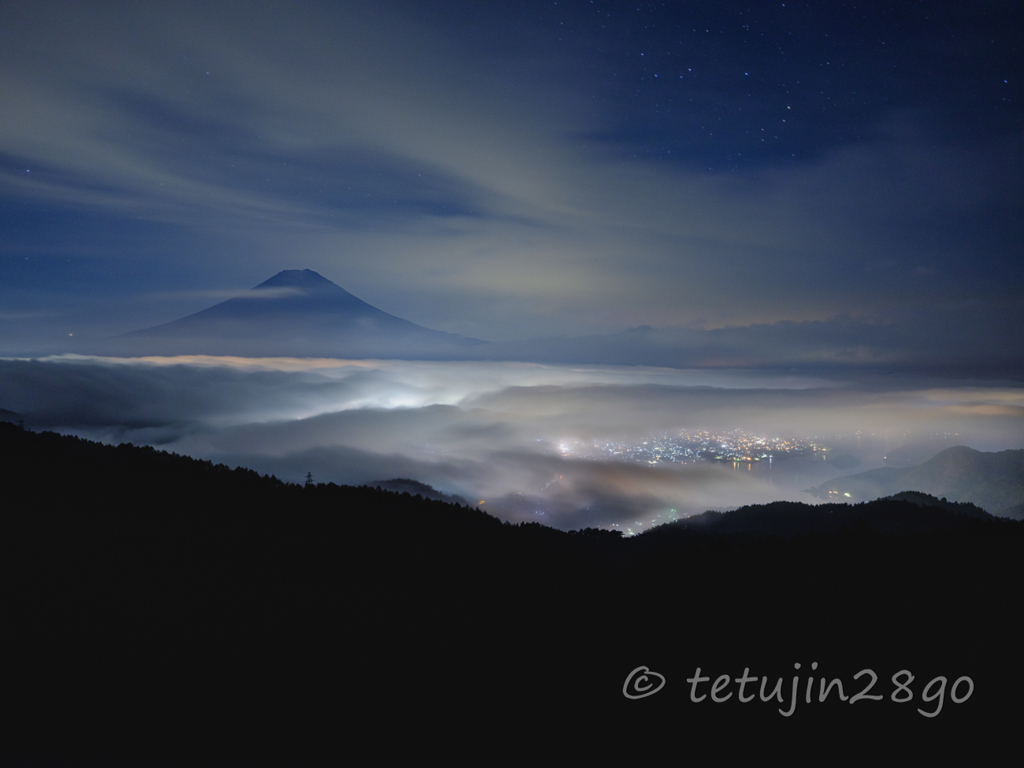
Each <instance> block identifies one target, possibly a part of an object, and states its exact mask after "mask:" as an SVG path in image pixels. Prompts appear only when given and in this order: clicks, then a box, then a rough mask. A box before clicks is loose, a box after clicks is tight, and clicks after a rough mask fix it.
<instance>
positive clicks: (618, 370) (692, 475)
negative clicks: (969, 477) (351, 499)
mask: <svg viewBox="0 0 1024 768" xmlns="http://www.w3.org/2000/svg"><path fill="white" fill-rule="evenodd" d="M0 407H3V408H6V409H9V410H12V411H15V412H17V413H19V414H21V415H22V416H23V417H24V418H25V421H26V424H27V425H28V426H30V427H33V428H38V429H42V428H46V429H54V430H57V431H61V432H66V433H73V434H78V435H80V436H83V437H89V438H92V439H101V440H105V441H109V442H122V441H123V442H133V443H136V444H150V445H154V446H156V447H159V448H163V449H165V450H170V451H174V452H177V453H182V454H187V455H191V456H195V457H199V458H206V459H212V460H214V461H218V462H224V463H226V464H229V465H230V466H235V465H243V466H248V467H251V468H253V469H256V470H257V471H260V472H267V473H274V474H276V475H277V476H279V477H281V478H283V479H286V480H291V481H300V480H301V479H302V478H303V477H304V476H305V474H306V472H312V473H313V474H314V476H315V477H316V479H317V480H318V481H321V482H328V481H331V482H337V483H346V484H357V485H358V484H364V483H372V482H374V481H378V480H386V479H390V478H394V477H408V478H413V479H416V480H419V481H421V482H425V483H428V484H430V485H433V486H434V487H436V488H437V489H439V490H441V491H443V492H446V493H453V494H460V495H462V496H463V497H465V498H466V499H467V500H471V501H472V503H478V502H479V501H481V500H483V501H485V502H486V503H485V504H484V508H485V509H487V510H490V511H493V512H494V513H495V514H497V515H498V516H500V517H504V518H506V519H514V520H523V519H530V520H538V521H541V522H545V523H547V524H550V525H554V526H556V527H560V528H580V527H586V526H618V527H619V528H620V529H626V528H633V529H637V528H638V527H643V526H648V525H650V524H651V523H652V522H658V521H663V520H665V519H667V518H668V517H669V516H670V515H672V514H677V515H685V514H689V513H693V512H699V511H703V510H704V509H708V508H722V507H730V506H736V505H739V504H743V503H755V502H767V501H771V500H774V499H780V498H791V499H802V500H804V501H810V500H811V498H810V497H809V496H806V495H802V494H800V489H801V488H806V487H809V486H811V485H814V484H817V483H819V482H822V481H824V480H825V479H828V478H829V477H832V476H835V475H837V474H840V472H839V471H838V470H836V469H835V468H834V467H832V466H830V465H827V464H824V463H822V462H820V461H818V462H810V461H807V460H804V459H791V460H788V461H776V462H774V464H773V466H772V469H771V470H770V471H769V470H767V469H765V468H763V467H761V466H758V467H755V468H754V469H746V468H745V467H743V466H742V465H741V466H740V467H738V468H735V469H734V468H733V467H732V466H731V465H730V466H726V467H723V466H717V465H711V464H709V463H698V464H690V465H674V464H660V465H657V466H643V465H639V464H631V463H625V462H612V461H590V460H584V459H573V458H566V457H565V456H563V454H562V452H561V451H560V450H559V443H560V442H561V441H563V440H565V439H576V440H580V439H582V440H589V439H610V438H624V439H637V438H642V437H643V436H645V435H648V434H651V433H653V432H661V431H665V430H671V429H677V428H680V429H681V428H685V429H711V430H721V431H726V430H732V429H737V428H742V429H745V430H747V431H750V432H756V433H758V434H763V435H766V436H774V435H777V436H792V437H806V438H809V437H814V436H817V437H818V439H819V440H824V441H832V442H834V443H836V444H837V445H841V446H842V450H843V451H846V452H850V453H853V454H855V455H857V457H858V458H860V459H861V460H862V464H861V466H859V467H858V471H859V470H862V469H867V468H869V467H870V466H872V465H878V463H879V462H880V459H881V456H882V453H883V452H884V450H885V449H887V448H888V449H891V448H895V447H898V446H899V445H901V444H905V443H912V442H915V441H920V440H922V439H928V438H929V436H933V437H934V436H935V435H937V434H940V433H948V435H949V436H948V437H947V438H945V439H946V441H947V442H949V441H954V442H962V443H964V444H968V445H972V446H973V447H976V448H980V449H983V450H999V449H1005V448H1019V447H1021V446H1022V445H1024V389H1022V388H1020V387H1010V386H999V385H977V384H975V385H950V384H949V382H942V381H935V380H925V379H921V378H917V379H912V378H900V377H894V376H884V375H877V376H875V375H872V376H861V377H859V378H856V377H847V378H837V376H836V375H835V374H832V375H830V376H829V377H824V376H823V377H814V376H809V375H796V374H791V373H778V372H766V371H737V372H722V371H691V370H672V369H658V368H640V367H615V366H555V365H538V364H525V363H450V362H434V363H431V362H406V361H374V360H355V361H353V360H328V359H319V360H300V359H295V358H263V359H247V358H212V357H189V358H138V359H131V360H129V359H116V358H95V357H80V356H79V357H73V356H64V357H54V358H46V359H39V360H0ZM857 432H860V436H859V437H858V436H856V435H855V433H857ZM839 435H843V437H839Z"/></svg>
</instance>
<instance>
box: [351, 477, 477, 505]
mask: <svg viewBox="0 0 1024 768" xmlns="http://www.w3.org/2000/svg"><path fill="white" fill-rule="evenodd" d="M370 487H371V488H380V489H382V490H385V491H394V492H395V493H408V494H409V495H410V496H421V497H423V498H424V499H433V500H435V501H446V502H448V503H450V504H468V503H469V502H467V501H466V500H465V499H464V498H462V497H461V496H458V495H456V496H450V495H448V494H447V493H441V492H440V491H439V490H437V489H436V488H434V487H433V486H431V485H427V484H426V483H421V482H419V481H418V480H410V479H409V478H407V477H396V478H393V479H391V480H375V481H374V482H372V483H370Z"/></svg>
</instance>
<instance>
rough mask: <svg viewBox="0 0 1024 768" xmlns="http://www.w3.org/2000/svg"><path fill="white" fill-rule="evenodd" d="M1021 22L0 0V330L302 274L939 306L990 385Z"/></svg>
mask: <svg viewBox="0 0 1024 768" xmlns="http://www.w3.org/2000/svg"><path fill="white" fill-rule="evenodd" d="M1021 40H1024V10H1022V8H1021V6H1020V4H1019V3H1016V2H981V3H973V2H972V3H909V2H908V3H864V2H856V3H828V4H820V3H816V4H808V3H756V4H752V3H734V2H719V1H716V2H705V3H695V2H685V3H684V2H673V3H648V2H643V3H607V2H559V3H554V2H546V3H542V2H530V3H515V2H494V3H490V2H489V3H459V2H446V3H441V4H434V3H429V4H425V3H401V2H392V3H381V4H370V3H353V4H345V5H342V4H337V3H302V4H292V3H223V2H221V3H181V2H175V3H145V4H124V3H103V2H98V3H69V2H63V3H31V4H30V3H5V4H3V6H2V7H0V69H2V71H3V73H4V76H3V78H2V81H0V136H2V139H0V163H2V165H0V170H2V175H0V233H2V235H0V244H2V250H0V259H2V261H0V353H2V354H28V353H39V352H59V351H64V350H66V349H70V348H71V347H69V346H68V345H69V334H75V336H74V337H70V338H72V339H75V338H78V339H83V338H84V339H89V338H101V337H104V336H109V335H112V334H116V333H123V332H127V331H131V330H134V329H137V328H141V327H146V326H151V325H155V324H158V323H162V322H167V321H169V320H172V319H174V318H177V317H180V316H183V315H186V314H189V313H191V312H195V311H198V310H200V309H202V308H204V307H207V306H210V305H211V304H214V303H216V302H218V301H221V300H223V299H225V298H227V297H229V296H231V295H234V294H236V293H238V292H239V291H241V290H244V289H247V288H250V287H252V286H253V285H256V284H257V283H259V282H262V281H263V280H265V279H267V278H268V277H270V276H271V275H273V274H275V273H276V272H278V271H280V270H282V269H304V268H308V269H313V270H316V271H317V272H319V273H321V274H322V275H324V276H325V277H327V278H328V279H330V280H333V281H334V282H336V283H337V284H339V285H341V286H342V287H344V288H345V289H347V290H348V291H350V292H351V293H353V294H355V295H356V296H358V297H360V298H361V299H363V300H365V301H367V302H369V303H371V304H373V305H374V306H377V307H379V308H381V309H383V310H385V311H387V312H390V313H392V314H395V315H398V316H401V317H404V318H406V319H409V320H412V321H413V322H416V323H419V324H421V325H425V326H427V327H430V328H435V329H438V330H443V331H449V332H457V333H462V334H465V335H469V336H474V337H478V338H483V339H487V340H492V341H494V340H506V339H523V338H529V337H542V336H552V335H561V334H565V335H569V336H574V335H588V334H612V333H619V332H622V331H625V330H627V329H629V328H633V327H636V326H642V325H650V326H653V327H655V328H659V329H665V328H685V329H717V328H722V327H742V326H748V325H752V324H762V325H763V324H772V323H780V322H785V321H790V322H794V323H800V322H805V321H821V322H824V323H826V325H825V326H822V328H823V330H822V332H823V333H825V334H826V335H827V333H828V329H829V327H830V326H828V325H827V324H828V323H830V322H836V320H835V318H841V319H847V320H849V319H852V320H853V321H855V322H857V323H860V324H863V326H864V327H865V328H871V327H876V326H879V325H882V326H885V327H889V326H892V327H899V328H907V327H914V328H924V329H929V328H931V327H933V326H934V327H935V328H936V329H937V333H946V332H947V331H948V329H949V328H950V327H952V326H954V325H955V326H956V327H957V328H959V330H960V333H961V341H962V344H960V345H956V346H959V349H958V348H956V346H954V348H950V345H944V346H943V354H945V355H948V356H949V361H950V363H951V364H955V362H956V359H957V355H958V354H960V353H961V352H962V351H963V350H964V349H966V348H968V347H971V346H972V345H976V344H978V343H980V344H982V345H983V346H985V348H986V349H992V350H997V351H999V353H998V354H997V355H996V356H997V357H999V358H1000V359H999V361H998V365H997V366H996V367H998V368H999V370H1000V373H1001V374H1002V375H1007V374H1009V373H1012V371H1013V369H1014V367H1015V363H1020V362H1021V361H1022V360H1024V342H1022V339H1021V331H1020V328H1021V326H1022V320H1024V309H1022V308H1024V300H1022V298H1021V297H1022V295H1024V290H1022V288H1024V270H1022V269H1021V268H1020V261H1021V258H1020V257H1021V251H1022V248H1021V245H1022V243H1024V154H1022V125H1024V120H1022V116H1024V89H1022V80H1021V74H1020V73H1021V72H1024V46H1022V43H1021ZM893 324H895V325H894V326H893ZM994 354H995V352H994ZM1000 355H1001V356H1000ZM762 362H763V361H762ZM1016 367H1018V368H1019V366H1016Z"/></svg>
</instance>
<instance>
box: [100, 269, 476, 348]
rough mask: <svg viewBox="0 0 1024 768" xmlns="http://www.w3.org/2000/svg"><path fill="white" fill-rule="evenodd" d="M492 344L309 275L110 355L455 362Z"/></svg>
mask: <svg viewBox="0 0 1024 768" xmlns="http://www.w3.org/2000/svg"><path fill="white" fill-rule="evenodd" d="M486 344H487V342H484V341H481V340H479V339H471V338H468V337H465V336H460V335H458V334H454V333H443V332H441V331H434V330H431V329H429V328H424V327H423V326H420V325H416V324H415V323H411V322H409V321H408V320H403V319H401V318H399V317H395V316H394V315H389V314H388V313H387V312H383V311H381V310H379V309H377V308H376V307H373V306H371V305H370V304H367V303H366V302H365V301H362V300H361V299H358V298H356V297H355V296H353V295H352V294H350V293H349V292H348V291H346V290H344V289H343V288H341V287H340V286H338V285H335V284H334V283H332V282H331V281H330V280H328V279H326V278H325V277H322V276H321V275H319V274H317V273H316V272H313V271H312V270H309V269H303V270H285V271H283V272H278V273H277V274H276V275H274V276H273V277H272V278H270V279H269V280H267V281H266V282H264V283H260V284H259V285H257V286H256V287H255V288H253V289H251V290H249V291H246V292H245V293H243V294H241V295H240V296H237V297H235V298H232V299H228V300H227V301H224V302H221V303H220V304H217V305H215V306H213V307H210V308H209V309H204V310H203V311H201V312H197V313H195V314H194V315H189V316H187V317H183V318H181V319H179V320H174V321H172V322H169V323H165V324H164V325H158V326H156V327H154V328H147V329H144V330H141V331H134V332H132V333H128V334H125V335H124V336H120V337H117V338H116V339H109V340H108V341H107V342H106V343H105V344H104V345H103V347H104V349H103V350H102V351H105V352H107V353H117V354H208V355H241V356H297V357H311V356H313V357H320V356H323V357H343V358H344V357H348V358H402V359H448V358H459V357H461V356H464V355H465V353H466V351H467V350H472V349H475V348H477V347H479V346H482V345H486Z"/></svg>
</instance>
